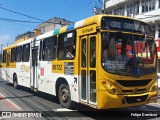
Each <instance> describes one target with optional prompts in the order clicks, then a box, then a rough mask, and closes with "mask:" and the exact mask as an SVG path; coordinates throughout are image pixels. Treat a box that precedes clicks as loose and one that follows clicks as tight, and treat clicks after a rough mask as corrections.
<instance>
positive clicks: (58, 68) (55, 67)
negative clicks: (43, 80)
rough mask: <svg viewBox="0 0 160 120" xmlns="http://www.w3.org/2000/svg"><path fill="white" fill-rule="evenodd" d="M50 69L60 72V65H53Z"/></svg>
mask: <svg viewBox="0 0 160 120" xmlns="http://www.w3.org/2000/svg"><path fill="white" fill-rule="evenodd" d="M52 69H53V70H62V65H53V66H52Z"/></svg>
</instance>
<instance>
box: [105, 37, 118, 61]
mask: <svg viewBox="0 0 160 120" xmlns="http://www.w3.org/2000/svg"><path fill="white" fill-rule="evenodd" d="M107 55H108V57H107V58H108V59H109V60H114V59H115V56H116V38H115V37H112V38H111V39H110V41H109V49H108V53H107Z"/></svg>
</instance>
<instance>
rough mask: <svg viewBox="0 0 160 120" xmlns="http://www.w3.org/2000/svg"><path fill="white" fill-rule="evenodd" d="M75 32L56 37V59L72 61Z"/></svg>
mask: <svg viewBox="0 0 160 120" xmlns="http://www.w3.org/2000/svg"><path fill="white" fill-rule="evenodd" d="M75 43H76V32H75V31H73V32H69V33H64V34H62V35H59V37H58V51H57V57H58V59H74V57H75V53H76V51H75V50H76V48H75Z"/></svg>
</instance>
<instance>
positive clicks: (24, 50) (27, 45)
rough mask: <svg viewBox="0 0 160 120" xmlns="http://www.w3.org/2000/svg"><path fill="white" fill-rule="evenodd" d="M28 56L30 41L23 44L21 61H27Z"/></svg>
mask: <svg viewBox="0 0 160 120" xmlns="http://www.w3.org/2000/svg"><path fill="white" fill-rule="evenodd" d="M29 57H30V43H28V44H25V45H23V54H22V61H23V62H28V61H29Z"/></svg>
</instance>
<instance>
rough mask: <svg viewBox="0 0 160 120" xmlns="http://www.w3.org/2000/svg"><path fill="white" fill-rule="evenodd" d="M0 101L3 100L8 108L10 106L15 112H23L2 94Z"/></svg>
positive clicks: (0, 94)
mask: <svg viewBox="0 0 160 120" xmlns="http://www.w3.org/2000/svg"><path fill="white" fill-rule="evenodd" d="M0 99H2V100H3V101H4V102H5V103H6V104H7V105H8V106H10V107H11V108H12V109H13V110H15V111H16V110H21V108H20V107H19V106H18V105H16V104H15V103H13V102H12V101H11V100H9V99H7V98H6V97H5V96H4V95H3V94H2V93H0Z"/></svg>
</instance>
